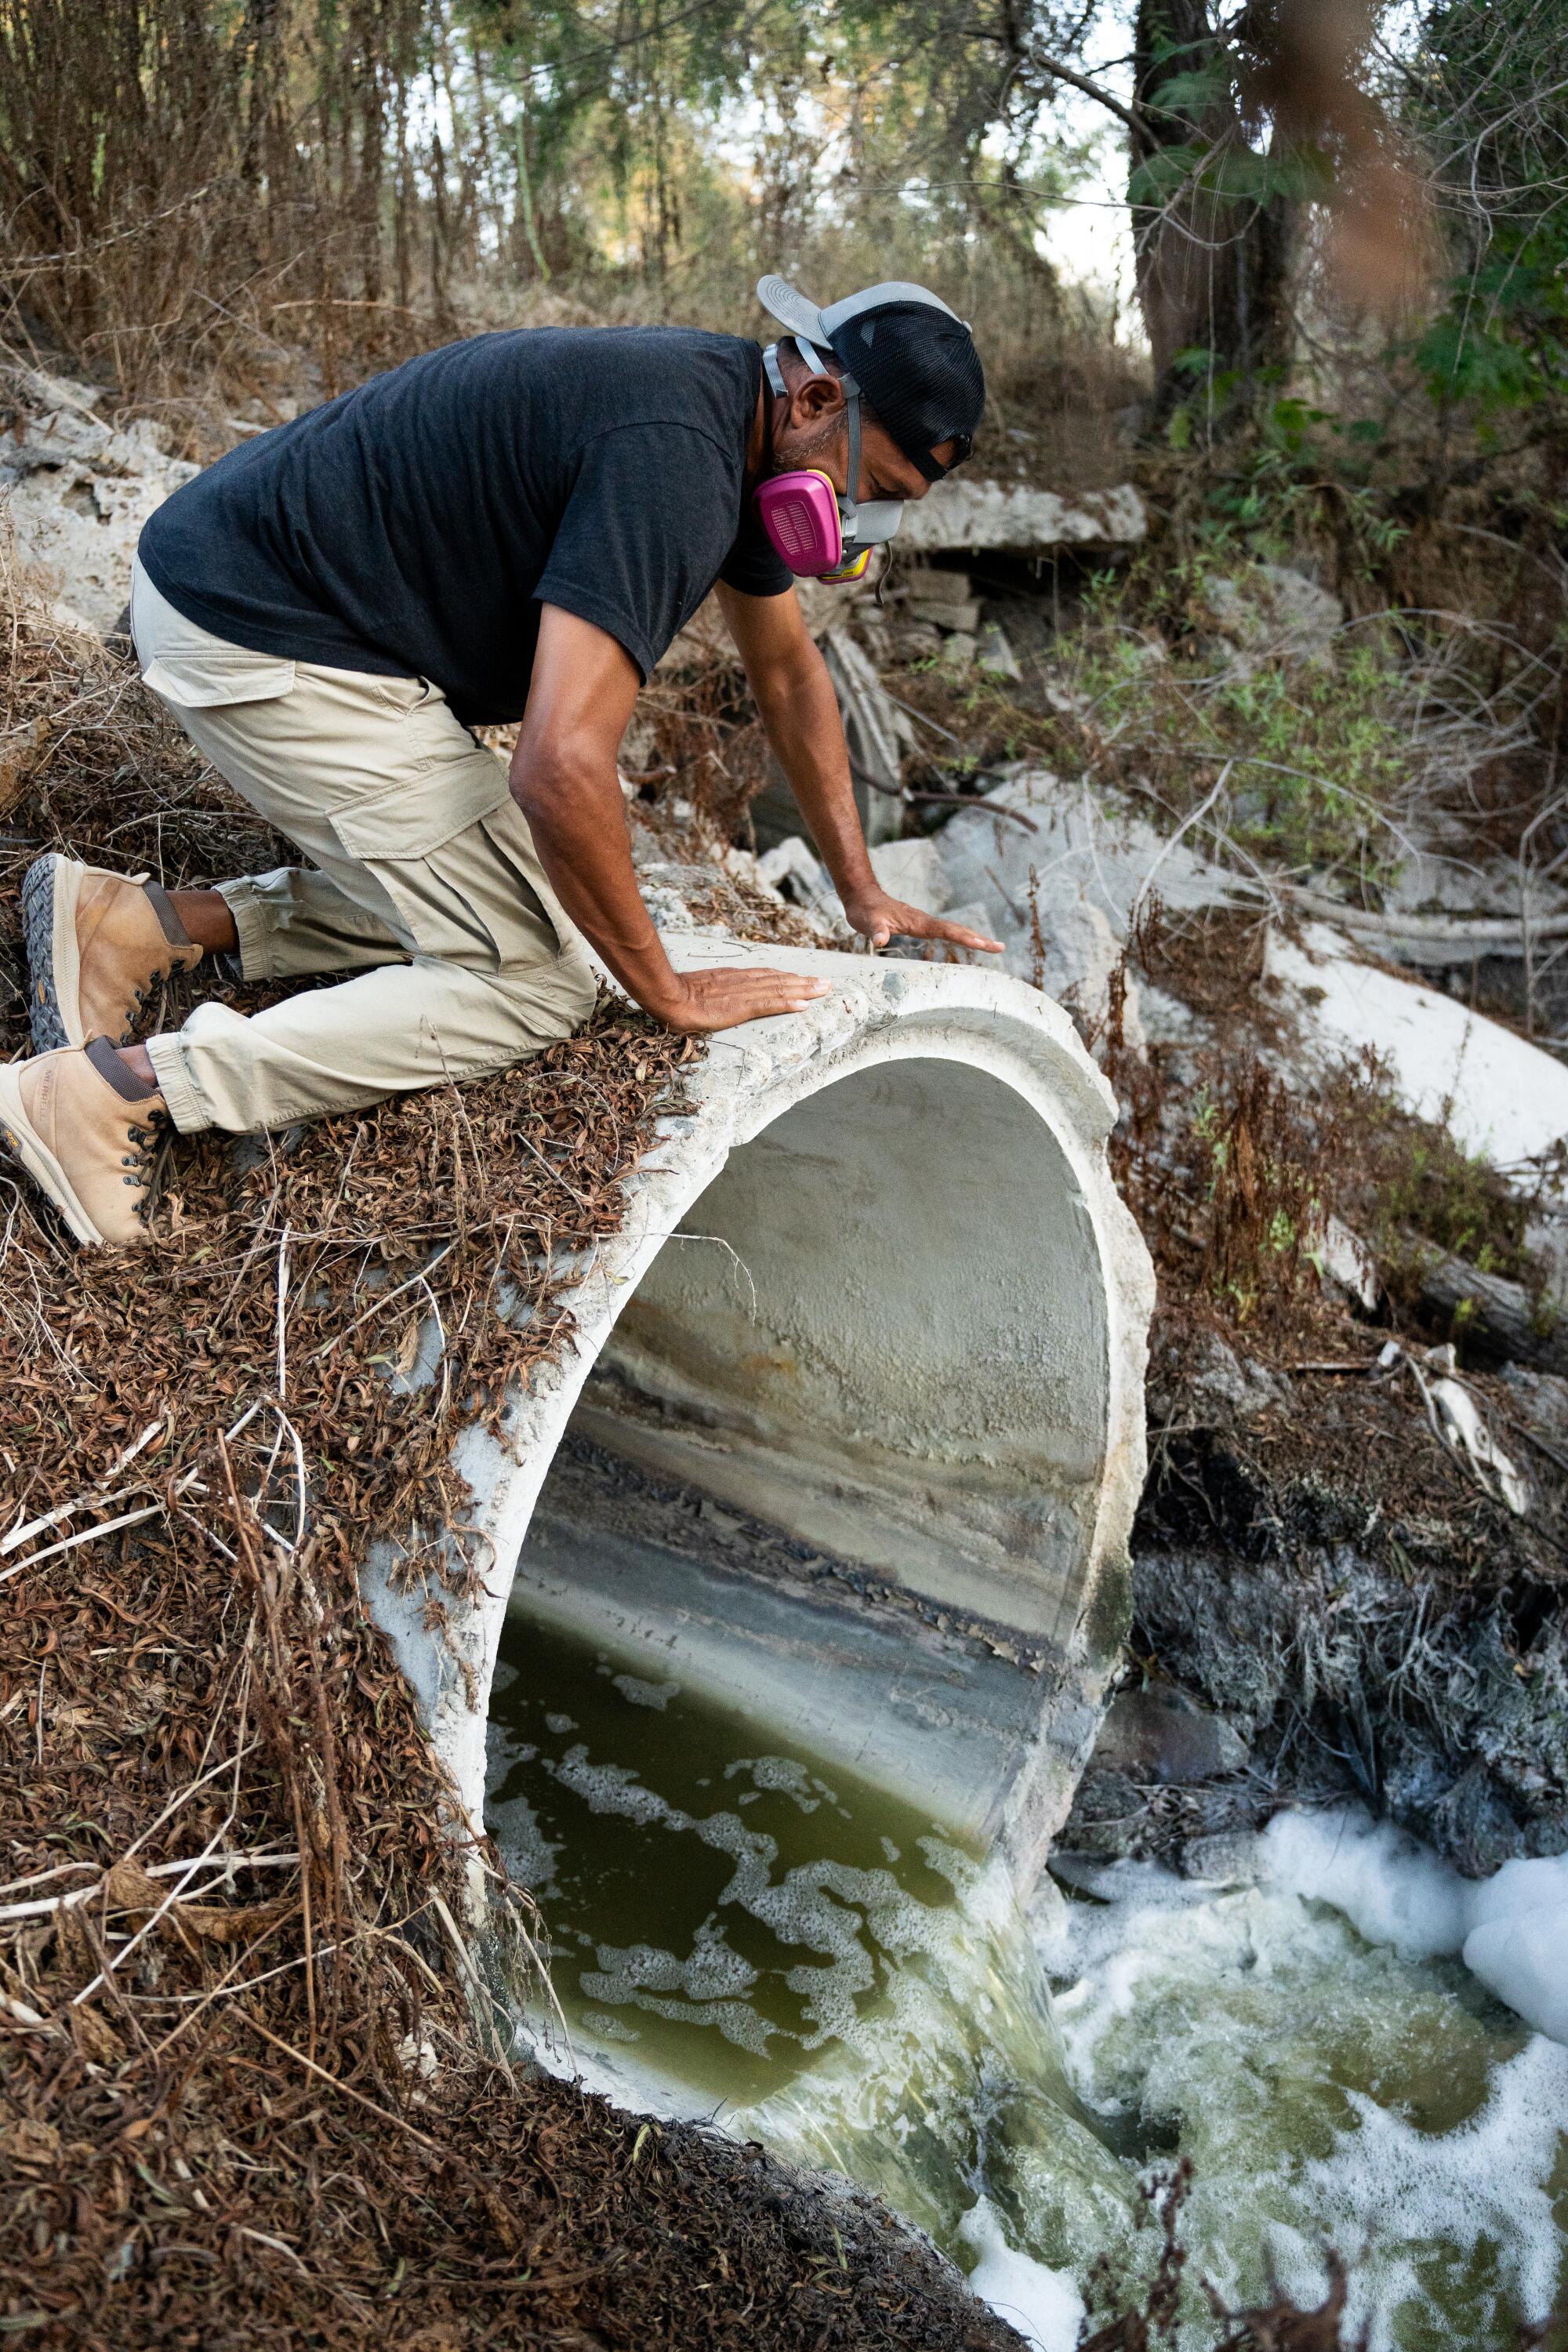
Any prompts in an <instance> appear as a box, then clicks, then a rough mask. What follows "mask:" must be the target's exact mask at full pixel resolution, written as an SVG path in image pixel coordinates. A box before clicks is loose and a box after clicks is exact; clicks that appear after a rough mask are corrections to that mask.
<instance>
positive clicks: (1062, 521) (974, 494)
mask: <svg viewBox="0 0 1568 2352" xmlns="http://www.w3.org/2000/svg"><path fill="white" fill-rule="evenodd" d="M1148 528H1149V517H1148V513H1147V510H1146V509H1145V508H1144V505H1143V501H1142V499H1141V498H1140V496H1139V495H1138V492H1137V491H1136V490H1135V489H1134V488H1133V487H1132V485H1131V483H1130V482H1122V483H1120V484H1118V486H1117V487H1116V488H1114V489H1110V490H1086V491H1084V492H1082V493H1080V494H1079V496H1078V497H1076V498H1073V499H1066V498H1058V495H1057V493H1056V492H1055V491H1054V490H1036V489H1030V488H1026V486H1025V485H1024V484H1023V483H1021V482H984V481H980V482H974V481H965V480H963V479H962V478H958V479H953V480H949V481H945V482H937V483H935V484H933V486H932V488H931V489H930V490H929V491H928V492H927V493H926V495H925V497H924V498H923V499H920V500H918V501H911V503H910V505H909V506H908V507H906V508H905V509H904V520H903V524H902V527H901V529H900V533H899V543H900V546H903V547H909V548H914V549H918V550H919V551H920V552H921V554H922V555H942V554H958V553H960V552H961V551H964V550H969V549H973V550H974V551H979V550H980V549H981V548H983V547H984V548H994V549H996V550H998V551H1005V552H1006V553H1008V554H1012V555H1049V554H1050V553H1051V552H1052V551H1054V550H1055V549H1057V548H1062V547H1135V546H1136V545H1137V544H1138V542H1139V541H1140V540H1142V538H1143V537H1144V536H1145V534H1146V532H1147V531H1148Z"/></svg>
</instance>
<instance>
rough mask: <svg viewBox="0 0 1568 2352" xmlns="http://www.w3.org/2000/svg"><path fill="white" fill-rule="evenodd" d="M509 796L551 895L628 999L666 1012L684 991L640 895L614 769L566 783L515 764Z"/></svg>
mask: <svg viewBox="0 0 1568 2352" xmlns="http://www.w3.org/2000/svg"><path fill="white" fill-rule="evenodd" d="M520 748H521V747H520ZM511 790H512V797H513V799H514V800H515V801H516V802H517V804H518V806H519V807H520V808H521V811H522V813H523V814H524V816H525V817H526V818H527V819H528V824H529V829H530V831H531V833H532V835H533V842H534V846H535V848H536V849H537V850H538V852H539V861H540V864H541V865H542V866H543V868H544V871H545V873H546V874H547V875H548V876H549V877H550V887H551V888H552V890H553V891H554V893H555V895H556V897H557V898H559V899H560V901H561V903H562V905H563V907H564V908H565V909H566V912H567V913H568V914H569V915H570V916H571V918H572V920H573V921H574V923H575V924H576V926H577V928H578V929H579V930H580V931H581V932H582V933H583V934H584V938H585V939H586V940H588V941H589V942H590V944H591V945H592V946H593V947H594V948H595V949H596V950H598V953H599V954H600V956H601V957H602V958H603V959H604V961H605V963H606V964H607V965H608V966H609V968H610V970H611V971H613V972H614V974H615V976H616V979H617V980H618V981H619V982H620V983H621V986H622V987H623V988H624V989H625V990H626V992H627V993H628V995H630V996H633V997H635V998H636V1000H637V1003H639V1004H640V1005H642V1006H644V1007H645V1009H646V1010H647V1011H648V1012H650V1013H660V1012H663V1011H665V1010H667V1009H668V1007H669V1006H670V1005H671V1004H673V1003H674V1002H675V1000H676V998H677V997H678V996H679V991H680V983H679V980H678V979H677V977H676V974H675V972H674V971H673V970H672V969H671V966H670V961H669V958H668V956H667V955H666V954H665V951H664V949H663V947H662V945H661V944H660V941H659V936H658V931H657V930H656V929H654V923H653V918H652V916H651V915H650V914H649V913H648V910H647V907H646V906H645V905H644V903H643V897H642V893H641V891H640V890H639V889H638V888H637V874H636V870H635V868H634V867H633V865H632V849H631V842H630V839H629V837H628V835H627V833H626V803H625V802H624V801H623V799H622V797H621V787H620V780H619V778H618V776H617V775H616V772H615V770H614V768H613V767H612V768H611V770H610V771H609V773H608V775H607V776H606V775H604V774H602V773H597V772H589V773H583V774H578V775H576V776H572V777H561V776H556V775H554V774H553V773H552V772H551V773H546V774H541V773H540V772H538V769H537V766H531V765H529V764H527V763H523V762H520V761H518V760H516V759H514V760H513V761H512V769H511Z"/></svg>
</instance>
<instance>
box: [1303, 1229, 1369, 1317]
mask: <svg viewBox="0 0 1568 2352" xmlns="http://www.w3.org/2000/svg"><path fill="white" fill-rule="evenodd" d="M1310 1256H1311V1258H1312V1261H1313V1264H1314V1265H1316V1266H1317V1269H1318V1274H1319V1277H1320V1279H1321V1282H1322V1285H1323V1287H1324V1288H1325V1289H1326V1290H1331V1291H1336V1290H1337V1291H1339V1292H1341V1293H1342V1295H1343V1296H1344V1297H1345V1298H1346V1299H1348V1300H1349V1302H1350V1304H1351V1305H1352V1307H1360V1308H1361V1309H1362V1311H1363V1314H1367V1315H1371V1314H1373V1313H1374V1312H1375V1311H1376V1307H1377V1304H1378V1301H1379V1300H1380V1299H1381V1298H1382V1297H1383V1282H1382V1279H1381V1277H1380V1276H1379V1274H1378V1271H1377V1261H1376V1259H1375V1258H1374V1257H1373V1254H1372V1252H1371V1251H1370V1250H1369V1249H1368V1247H1367V1245H1366V1244H1365V1243H1364V1242H1363V1240H1362V1238H1361V1236H1360V1235H1359V1234H1352V1231H1351V1229H1350V1227H1349V1226H1348V1225H1347V1224H1344V1223H1342V1222H1341V1220H1340V1219H1339V1218H1338V1217H1334V1216H1328V1217H1325V1218H1324V1219H1323V1221H1322V1223H1321V1227H1320V1228H1319V1230H1318V1232H1317V1233H1316V1234H1314V1235H1313V1236H1312V1244H1311V1249H1310Z"/></svg>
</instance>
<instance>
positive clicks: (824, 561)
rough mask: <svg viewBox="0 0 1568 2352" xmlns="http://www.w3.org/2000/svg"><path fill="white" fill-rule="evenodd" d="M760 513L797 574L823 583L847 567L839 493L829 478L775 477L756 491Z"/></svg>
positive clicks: (809, 474)
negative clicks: (825, 577)
mask: <svg viewBox="0 0 1568 2352" xmlns="http://www.w3.org/2000/svg"><path fill="white" fill-rule="evenodd" d="M757 512H758V514H759V515H760V516H761V518H762V523H763V530H765V531H766V532H767V535H768V537H769V539H770V540H771V541H773V546H774V547H775V548H776V549H777V551H778V552H779V554H780V555H782V556H783V558H784V562H786V563H787V564H788V565H789V568H790V570H791V571H792V572H800V573H801V574H802V575H803V576H810V577H814V578H816V579H820V578H821V577H822V575H823V574H824V572H834V571H836V570H837V568H838V566H839V564H840V563H842V562H843V560H844V530H843V526H842V524H841V523H840V521H839V518H838V493H837V490H836V489H835V488H834V487H833V485H832V483H831V482H830V481H829V480H828V478H827V477H826V474H819V473H817V472H816V470H815V469H813V470H812V471H811V472H801V473H794V474H775V475H774V476H773V479H772V480H771V481H767V482H763V483H762V484H761V486H760V487H759V488H758V490H757ZM863 568H864V567H863V566H862V569H863Z"/></svg>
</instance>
